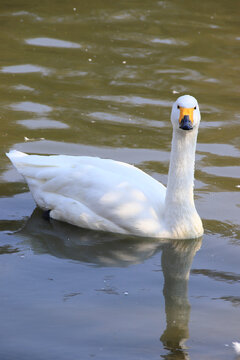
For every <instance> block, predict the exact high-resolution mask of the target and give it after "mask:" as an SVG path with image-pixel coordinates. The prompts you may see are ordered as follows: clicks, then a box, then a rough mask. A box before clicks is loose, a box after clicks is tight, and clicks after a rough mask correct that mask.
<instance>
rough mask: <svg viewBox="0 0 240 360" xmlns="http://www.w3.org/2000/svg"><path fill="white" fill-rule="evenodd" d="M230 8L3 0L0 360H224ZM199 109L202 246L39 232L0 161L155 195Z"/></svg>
mask: <svg viewBox="0 0 240 360" xmlns="http://www.w3.org/2000/svg"><path fill="white" fill-rule="evenodd" d="M239 11H240V3H239V2H237V1H234V0H230V1H224V0H221V1H218V2H216V1H213V0H211V1H208V2H204V1H201V2H199V1H187V0H184V1H181V2H179V1H176V0H175V1H174V0H169V1H153V0H150V1H147V2H146V1H142V0H136V1H132V2H129V1H128V2H127V1H121V2H118V3H116V2H111V1H56V0H53V1H51V2H46V1H42V2H39V1H25V2H19V1H17V0H12V1H10V2H9V1H4V0H3V1H1V4H0V41H1V57H0V108H1V112H0V120H1V132H0V138H1V145H0V146H1V149H0V150H1V151H0V158H1V173H0V230H1V236H0V255H1V256H0V268H1V272H0V318H1V325H0V357H1V359H3V360H13V359H18V360H19V359H20V360H23V359H24V360H28V359H31V360H32V359H34V360H43V359H58V360H65V359H68V360H76V359H84V360H85V359H91V358H93V359H101V360H107V359H111V360H112V359H114V360H118V359H123V358H124V359H129V360H135V359H136V360H139V359H142V360H150V359H159V358H160V359H171V360H172V359H174V360H180V359H191V360H194V359H197V360H199V359H201V360H205V359H206V360H209V359H211V360H213V359H216V360H220V359H223V360H226V359H234V353H233V350H232V341H237V340H238V341H239V340H240V265H239V264H240V262H239V258H240V227H239V219H240V205H239V203H240V196H239V191H240V179H239V177H240V160H239V157H240V145H239V144H240V141H239V139H240V126H239V123H240V112H239V91H240V87H239V77H238V74H239V71H240V63H239V56H240V32H239ZM185 93H190V94H192V95H194V96H196V97H197V99H198V101H199V103H200V108H201V112H202V122H201V127H200V131H199V137H198V146H197V156H196V174H195V175H196V183H195V195H196V206H197V208H198V211H199V213H200V215H201V218H202V219H203V222H204V227H205V235H204V237H203V239H202V240H199V241H193V242H191V241H180V242H179V241H173V242H170V243H167V242H159V241H152V240H150V239H136V238H126V237H125V238H124V237H121V236H118V235H112V234H102V233H95V232H91V231H86V230H82V229H76V228H74V227H71V226H68V225H66V224H60V223H57V222H50V223H48V222H46V221H44V220H43V219H42V218H41V214H40V212H39V211H38V210H34V209H35V205H34V202H33V200H32V198H31V196H30V194H29V192H28V188H27V186H26V185H25V183H24V182H23V181H22V179H21V177H20V176H19V175H18V174H17V173H16V172H15V170H14V169H13V167H12V166H11V164H10V163H9V161H8V159H7V158H6V157H5V155H4V153H5V152H6V151H8V150H9V149H12V148H14V149H18V150H22V151H26V152H30V153H42V154H58V153H65V154H73V155H93V156H95V155H98V156H102V157H111V158H114V159H118V160H122V161H126V162H130V163H132V164H135V165H136V166H138V167H140V168H141V169H143V170H145V171H146V172H148V173H149V174H151V175H152V176H153V177H155V178H156V179H158V180H159V181H161V182H163V183H164V184H166V179H167V172H168V161H169V151H170V143H171V125H170V121H169V114H170V108H171V104H172V102H173V101H174V100H175V99H176V97H177V96H179V94H185Z"/></svg>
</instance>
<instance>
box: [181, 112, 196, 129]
mask: <svg viewBox="0 0 240 360" xmlns="http://www.w3.org/2000/svg"><path fill="white" fill-rule="evenodd" d="M179 128H180V129H182V130H192V129H193V126H192V122H191V120H190V119H189V116H188V115H184V117H183V118H182V120H181V122H180V125H179Z"/></svg>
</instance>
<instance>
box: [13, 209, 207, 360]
mask: <svg viewBox="0 0 240 360" xmlns="http://www.w3.org/2000/svg"><path fill="white" fill-rule="evenodd" d="M18 234H19V235H20V236H21V237H23V238H24V243H28V244H29V243H30V246H31V249H32V250H33V251H34V252H35V253H37V254H46V253H47V254H50V255H52V256H55V257H58V258H65V259H70V260H74V261H80V262H84V263H88V264H90V265H92V266H99V267H109V266H110V267H126V266H129V265H134V264H139V263H142V262H144V261H145V260H147V259H149V258H150V257H152V256H153V255H154V254H156V253H158V252H160V251H162V257H161V263H162V271H163V276H164V288H163V295H164V298H165V312H166V329H165V331H164V332H163V334H162V335H161V337H160V341H161V342H162V344H163V346H164V348H165V349H166V350H167V351H168V352H169V353H168V354H167V355H162V358H164V359H188V353H187V348H186V345H185V342H186V340H187V339H188V338H189V329H188V323H189V319H190V309H191V306H190V303H189V301H188V280H189V274H190V269H191V265H192V261H193V258H194V256H195V254H196V252H197V251H198V250H199V249H200V247H201V244H202V239H197V240H171V241H170V240H159V239H149V238H136V237H129V236H128V237H127V236H123V235H118V234H111V233H103V232H95V231H91V230H85V229H80V228H77V227H74V226H71V225H68V224H64V223H61V222H58V221H54V220H50V221H46V220H44V219H43V218H42V213H41V211H40V210H39V209H35V211H34V212H33V214H32V216H31V218H30V219H29V221H28V222H27V223H26V225H25V227H24V228H23V229H22V230H20V232H19V233H18Z"/></svg>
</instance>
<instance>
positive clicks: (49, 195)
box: [7, 95, 203, 238]
mask: <svg viewBox="0 0 240 360" xmlns="http://www.w3.org/2000/svg"><path fill="white" fill-rule="evenodd" d="M184 99H185V100H184ZM179 101H180V103H181V106H186V105H187V107H193V106H196V104H197V101H196V100H195V99H194V98H193V97H190V96H188V95H186V96H185V97H181V98H179V99H178V100H177V101H176V103H175V104H174V105H173V110H172V115H171V120H172V123H173V132H174V133H173V143H172V153H171V165H170V171H169V180H168V189H167V191H166V188H165V187H164V186H163V185H162V184H161V183H159V182H158V181H156V180H155V179H153V178H152V177H150V176H149V175H147V174H146V173H144V172H143V171H141V170H139V169H138V168H136V167H134V166H132V165H129V164H126V163H123V162H119V161H114V160H109V159H100V158H96V157H86V156H66V155H55V156H38V155H27V154H24V153H22V152H19V151H16V150H13V151H10V152H9V153H8V154H7V156H8V157H9V159H10V160H11V161H12V163H13V165H14V166H15V167H16V168H17V170H18V171H19V172H20V173H21V174H22V175H23V177H24V178H25V179H26V181H27V183H28V185H29V188H30V191H31V193H32V195H33V198H34V200H35V202H36V203H37V205H38V206H39V207H40V208H42V209H45V210H51V212H50V217H51V218H53V219H56V220H60V221H65V222H68V223H71V224H73V225H77V226H80V227H84V228H89V229H93V230H104V231H110V232H117V233H123V234H133V235H138V236H149V237H162V238H194V237H199V236H201V235H202V233H203V229H202V223H201V220H200V218H199V216H198V214H197V212H196V209H195V206H194V202H193V173H194V159H195V147H196V138H197V129H198V125H199V121H200V113H199V110H198V111H197V112H196V114H195V117H194V122H195V123H194V129H193V130H191V131H184V130H181V129H179V126H178V125H179V121H178V120H179V113H178V110H177V103H178V102H179ZM185 103H186V104H185ZM176 124H177V125H176Z"/></svg>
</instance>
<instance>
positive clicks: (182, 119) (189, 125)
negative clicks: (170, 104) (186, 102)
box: [179, 107, 194, 130]
mask: <svg viewBox="0 0 240 360" xmlns="http://www.w3.org/2000/svg"><path fill="white" fill-rule="evenodd" d="M193 110H194V108H189V109H188V108H183V107H180V116H179V128H180V129H183V130H192V129H193Z"/></svg>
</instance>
